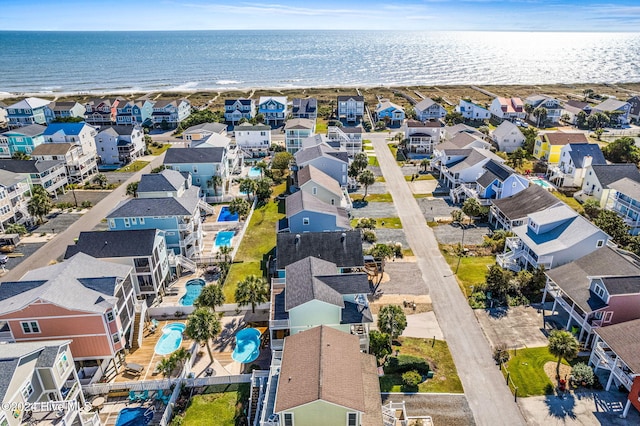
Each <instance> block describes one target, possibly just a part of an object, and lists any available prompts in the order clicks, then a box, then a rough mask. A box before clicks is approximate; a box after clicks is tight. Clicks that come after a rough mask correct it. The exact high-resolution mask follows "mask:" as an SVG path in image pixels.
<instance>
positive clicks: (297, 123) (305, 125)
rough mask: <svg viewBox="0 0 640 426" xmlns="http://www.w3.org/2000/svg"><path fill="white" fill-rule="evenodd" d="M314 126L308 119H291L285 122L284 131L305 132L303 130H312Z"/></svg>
mask: <svg viewBox="0 0 640 426" xmlns="http://www.w3.org/2000/svg"><path fill="white" fill-rule="evenodd" d="M315 126H316V122H315V121H314V120H311V119H309V118H292V119H290V120H287V122H286V123H285V124H284V129H285V130H291V129H299V130H305V129H313V128H314V127H315Z"/></svg>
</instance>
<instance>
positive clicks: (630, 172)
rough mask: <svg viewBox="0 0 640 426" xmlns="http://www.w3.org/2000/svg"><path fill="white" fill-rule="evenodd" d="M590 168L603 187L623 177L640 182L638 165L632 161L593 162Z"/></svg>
mask: <svg viewBox="0 0 640 426" xmlns="http://www.w3.org/2000/svg"><path fill="white" fill-rule="evenodd" d="M591 168H592V169H593V173H595V175H596V177H597V178H598V182H600V185H602V187H603V188H606V187H607V186H608V185H609V184H611V183H613V182H615V181H617V180H620V179H622V178H625V177H626V178H629V179H631V180H633V181H635V182H640V171H638V167H637V166H636V165H635V164H633V163H629V164H595V165H592V166H591Z"/></svg>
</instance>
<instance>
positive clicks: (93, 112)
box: [84, 97, 127, 126]
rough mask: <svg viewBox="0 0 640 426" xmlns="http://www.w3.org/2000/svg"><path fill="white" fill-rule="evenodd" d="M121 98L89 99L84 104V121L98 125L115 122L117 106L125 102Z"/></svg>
mask: <svg viewBox="0 0 640 426" xmlns="http://www.w3.org/2000/svg"><path fill="white" fill-rule="evenodd" d="M126 102H127V100H126V99H123V98H119V97H118V98H111V99H91V100H89V101H88V102H87V103H85V104H84V108H85V113H84V121H86V122H87V123H89V124H95V125H98V126H104V125H111V124H114V123H116V117H117V115H118V106H120V105H121V104H124V103H126Z"/></svg>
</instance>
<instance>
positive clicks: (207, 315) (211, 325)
mask: <svg viewBox="0 0 640 426" xmlns="http://www.w3.org/2000/svg"><path fill="white" fill-rule="evenodd" d="M220 331H222V325H220V319H219V317H218V314H216V313H215V312H213V311H212V310H211V309H209V308H197V309H196V310H195V311H193V313H192V314H191V315H189V316H188V317H187V328H186V329H185V334H186V335H187V336H188V337H189V338H190V339H193V340H195V341H196V342H198V343H200V344H201V345H206V346H207V352H209V358H210V359H211V362H213V354H212V353H211V346H210V345H209V341H210V340H211V339H215V338H216V336H217V335H218V334H220Z"/></svg>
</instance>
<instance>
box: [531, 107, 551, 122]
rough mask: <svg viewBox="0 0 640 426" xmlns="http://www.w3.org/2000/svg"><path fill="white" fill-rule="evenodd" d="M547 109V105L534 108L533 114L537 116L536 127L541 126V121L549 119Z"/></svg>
mask: <svg viewBox="0 0 640 426" xmlns="http://www.w3.org/2000/svg"><path fill="white" fill-rule="evenodd" d="M547 113H548V111H547V109H546V108H545V107H538V108H536V109H534V110H533V116H534V117H535V118H536V120H537V121H536V127H540V121H541V120H542V122H543V123H544V120H546V119H547Z"/></svg>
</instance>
